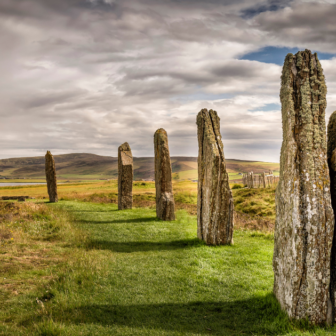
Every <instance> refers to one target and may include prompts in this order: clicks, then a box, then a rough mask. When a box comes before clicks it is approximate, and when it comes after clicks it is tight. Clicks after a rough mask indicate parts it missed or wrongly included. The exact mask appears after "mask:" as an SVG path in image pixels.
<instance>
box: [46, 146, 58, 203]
mask: <svg viewBox="0 0 336 336" xmlns="http://www.w3.org/2000/svg"><path fill="white" fill-rule="evenodd" d="M45 173H46V180H47V188H48V194H49V201H50V202H52V203H54V202H58V195H57V177H56V168H55V160H54V158H53V156H52V155H51V153H50V152H49V151H47V154H46V155H45Z"/></svg>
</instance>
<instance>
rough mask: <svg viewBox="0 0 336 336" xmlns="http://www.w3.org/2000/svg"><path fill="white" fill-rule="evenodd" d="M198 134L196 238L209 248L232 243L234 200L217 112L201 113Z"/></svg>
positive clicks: (203, 111)
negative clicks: (208, 245)
mask: <svg viewBox="0 0 336 336" xmlns="http://www.w3.org/2000/svg"><path fill="white" fill-rule="evenodd" d="M197 135H198V146H199V151H198V196H197V236H198V238H199V239H202V240H204V241H205V242H206V243H207V244H210V245H220V244H232V243H233V240H232V233H233V198H232V192H231V189H230V185H229V176H228V173H227V172H226V166H225V158H224V149H223V143H222V138H221V135H220V123H219V117H218V115H217V112H216V111H213V110H210V111H208V110H206V109H203V110H201V111H200V112H199V113H198V116H197Z"/></svg>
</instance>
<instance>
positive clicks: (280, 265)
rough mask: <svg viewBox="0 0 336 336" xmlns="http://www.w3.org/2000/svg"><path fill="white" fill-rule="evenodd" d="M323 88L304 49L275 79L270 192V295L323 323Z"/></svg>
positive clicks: (327, 221) (328, 237) (328, 239)
mask: <svg viewBox="0 0 336 336" xmlns="http://www.w3.org/2000/svg"><path fill="white" fill-rule="evenodd" d="M326 92H327V89H326V85H325V80H324V75H323V70H322V68H321V65H320V62H319V60H318V58H317V55H316V54H314V55H313V54H312V53H311V52H310V51H309V50H306V51H303V52H298V53H297V54H296V55H295V56H293V55H292V54H288V55H287V56H286V59H285V63H284V66H283V70H282V77H281V92H280V99H281V105H282V106H281V110H282V128H283V143H282V147H281V158H280V180H279V184H278V187H277V190H276V225H275V235H274V257H273V269H274V294H275V296H276V297H277V299H278V300H279V302H280V304H281V307H282V308H283V309H284V310H285V311H287V313H288V315H289V316H290V317H291V318H295V319H301V318H308V320H309V321H310V322H312V323H315V324H319V323H323V322H326V321H327V311H328V302H329V306H330V295H329V284H330V255H331V246H332V239H333V229H334V215H333V211H332V208H331V199H330V190H329V185H330V182H329V172H328V166H327V148H326V134H325V121H324V118H325V107H326Z"/></svg>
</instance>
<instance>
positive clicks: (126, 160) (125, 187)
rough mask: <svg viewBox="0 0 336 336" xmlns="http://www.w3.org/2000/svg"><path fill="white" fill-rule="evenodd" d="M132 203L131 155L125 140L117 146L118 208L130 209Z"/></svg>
mask: <svg viewBox="0 0 336 336" xmlns="http://www.w3.org/2000/svg"><path fill="white" fill-rule="evenodd" d="M132 205H133V156H132V151H131V147H130V145H129V144H128V143H127V142H125V143H123V144H122V145H121V146H119V148H118V209H119V210H123V209H132Z"/></svg>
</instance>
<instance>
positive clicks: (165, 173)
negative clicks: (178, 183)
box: [154, 128, 175, 221]
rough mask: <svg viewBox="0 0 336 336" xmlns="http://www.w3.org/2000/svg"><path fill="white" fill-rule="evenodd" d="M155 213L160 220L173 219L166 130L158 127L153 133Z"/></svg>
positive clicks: (173, 206)
mask: <svg viewBox="0 0 336 336" xmlns="http://www.w3.org/2000/svg"><path fill="white" fill-rule="evenodd" d="M154 151H155V188H156V215H157V217H158V218H160V219H162V220H168V221H172V220H175V202H174V194H173V183H172V168H171V163H170V154H169V147H168V136H167V132H166V131H165V130H164V129H163V128H160V129H158V130H157V131H156V132H155V134H154Z"/></svg>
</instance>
